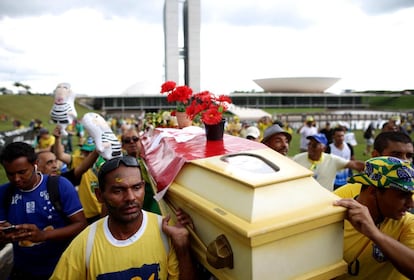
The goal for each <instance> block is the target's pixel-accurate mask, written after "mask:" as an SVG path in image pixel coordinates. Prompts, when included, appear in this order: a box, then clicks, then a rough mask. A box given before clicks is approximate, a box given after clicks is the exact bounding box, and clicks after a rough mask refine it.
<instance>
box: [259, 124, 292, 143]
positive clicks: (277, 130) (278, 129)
mask: <svg viewBox="0 0 414 280" xmlns="http://www.w3.org/2000/svg"><path fill="white" fill-rule="evenodd" d="M276 133H282V134H284V135H285V136H286V138H287V139H288V142H290V140H292V135H290V133H288V132H286V131H285V130H284V129H283V128H281V127H280V126H279V125H278V124H274V125H272V126H269V127H268V128H266V130H265V132H264V135H263V140H262V143H264V142H266V141H267V140H269V138H270V137H272V136H273V135H274V134H276Z"/></svg>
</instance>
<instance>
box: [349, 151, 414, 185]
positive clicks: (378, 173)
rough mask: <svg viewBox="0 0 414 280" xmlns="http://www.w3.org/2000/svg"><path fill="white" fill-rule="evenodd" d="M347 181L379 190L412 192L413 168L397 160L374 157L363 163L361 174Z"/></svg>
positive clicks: (413, 181) (405, 162)
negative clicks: (363, 167)
mask: <svg viewBox="0 0 414 280" xmlns="http://www.w3.org/2000/svg"><path fill="white" fill-rule="evenodd" d="M348 181H349V182H350V183H360V184H362V185H366V186H374V187H377V188H379V189H387V188H395V189H399V190H401V191H404V192H414V168H413V167H412V165H411V163H410V162H408V161H403V160H401V159H399V158H395V157H376V158H371V159H369V160H367V161H366V162H365V169H364V172H363V173H361V174H357V175H355V176H352V177H351V178H349V180H348Z"/></svg>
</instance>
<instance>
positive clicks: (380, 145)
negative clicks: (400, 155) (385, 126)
mask: <svg viewBox="0 0 414 280" xmlns="http://www.w3.org/2000/svg"><path fill="white" fill-rule="evenodd" d="M390 142H400V143H404V144H407V143H413V142H412V140H411V138H410V136H408V135H407V134H405V133H404V132H401V131H384V132H381V133H380V134H378V135H377V137H375V140H374V150H376V151H377V152H378V153H380V154H382V153H383V152H384V150H385V149H386V148H387V147H388V146H389V144H390Z"/></svg>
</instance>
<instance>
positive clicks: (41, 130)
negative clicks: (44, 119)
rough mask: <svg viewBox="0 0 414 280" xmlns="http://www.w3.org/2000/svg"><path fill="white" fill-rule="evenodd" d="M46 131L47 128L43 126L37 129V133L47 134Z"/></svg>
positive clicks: (47, 131)
mask: <svg viewBox="0 0 414 280" xmlns="http://www.w3.org/2000/svg"><path fill="white" fill-rule="evenodd" d="M48 133H49V130H48V129H47V128H44V127H43V128H41V129H40V130H39V135H42V134H48Z"/></svg>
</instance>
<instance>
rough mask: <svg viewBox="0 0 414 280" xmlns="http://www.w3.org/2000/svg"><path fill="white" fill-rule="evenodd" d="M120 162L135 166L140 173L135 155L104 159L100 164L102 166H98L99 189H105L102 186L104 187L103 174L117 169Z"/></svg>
mask: <svg viewBox="0 0 414 280" xmlns="http://www.w3.org/2000/svg"><path fill="white" fill-rule="evenodd" d="M121 164H123V165H125V166H128V167H136V168H138V170H139V172H140V173H141V168H140V165H139V162H138V160H137V159H136V158H135V157H131V156H122V157H116V158H113V159H110V160H108V161H106V162H105V163H104V164H102V166H101V167H100V168H99V172H98V182H99V189H100V190H101V191H104V190H105V188H104V187H105V175H106V174H108V173H109V172H111V171H113V170H115V169H117V168H118V167H119V166H120V165H121Z"/></svg>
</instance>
